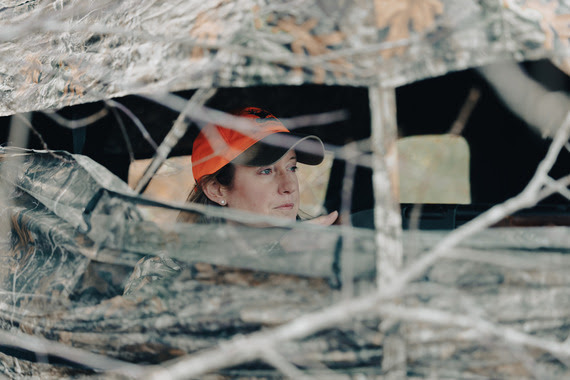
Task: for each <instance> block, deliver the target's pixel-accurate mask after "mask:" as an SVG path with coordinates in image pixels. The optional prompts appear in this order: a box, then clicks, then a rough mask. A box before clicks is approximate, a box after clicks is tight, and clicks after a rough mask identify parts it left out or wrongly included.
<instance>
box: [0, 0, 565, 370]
mask: <svg viewBox="0 0 570 380" xmlns="http://www.w3.org/2000/svg"><path fill="white" fill-rule="evenodd" d="M569 10H570V4H569V3H568V2H567V1H556V0H552V1H546V0H545V1H542V0H504V1H498V0H478V1H475V0H469V1H466V0H364V1H354V2H352V1H344V0H338V1H332V0H330V1H329V0H327V1H317V0H297V1H290V2H286V1H283V2H275V1H265V0H232V1H225V0H216V1H181V2H174V3H173V2H163V1H153V0H143V1H115V0H113V1H98V2H85V1H72V0H70V1H66V0H57V1H50V0H38V1H34V0H31V1H14V0H11V1H4V2H2V8H0V52H1V54H0V115H2V116H3V115H12V114H15V113H19V112H25V111H36V110H37V111H40V110H56V109H59V108H61V107H64V106H68V105H75V104H80V103H87V102H92V101H98V100H108V99H111V98H113V97H118V96H123V95H127V94H143V93H146V94H150V93H158V92H162V93H166V92H174V91H178V90H187V89H196V88H205V89H207V88H215V87H224V86H226V87H240V86H253V85H271V84H281V85H299V84H309V83H312V84H326V85H349V86H376V85H380V86H381V87H393V86H400V85H403V84H407V83H412V82H414V81H418V80H421V79H424V78H428V77H432V76H437V75H443V74H445V73H448V72H451V71H455V70H462V69H465V68H471V67H476V66H478V65H485V64H490V63H494V62H498V61H501V60H514V61H523V60H533V59H543V58H548V59H551V60H552V61H553V62H555V63H557V64H558V65H559V67H560V68H562V69H566V72H568V71H569V70H567V68H568V65H569V63H568V57H569V55H568V42H569V41H568V37H569V30H570V29H569V25H568V18H569ZM384 111H386V109H383V110H382V112H384ZM7 157H10V160H7V159H6V158H7ZM0 168H1V169H0V173H1V177H0V196H1V197H2V198H1V199H0V200H1V202H2V203H1V205H2V207H1V209H0V224H1V225H0V234H1V235H0V250H1V252H2V255H1V256H0V284H1V285H0V328H1V329H0V337H2V338H5V337H7V336H8V335H3V333H5V332H9V333H10V334H12V335H11V336H13V337H16V338H15V339H19V340H20V341H21V343H22V345H23V343H24V342H26V338H29V337H33V336H35V337H40V338H43V339H47V341H48V342H50V343H51V342H53V344H54V345H55V344H57V343H60V344H61V346H57V347H58V349H57V350H55V349H54V350H51V351H50V352H49V354H50V355H48V356H49V357H48V356H42V355H41V353H37V352H36V353H32V354H29V352H28V353H27V352H25V350H23V349H22V348H21V346H19V345H17V344H15V343H13V342H12V343H11V341H7V340H6V341H5V340H0V348H1V349H0V373H2V374H6V375H8V376H10V377H15V378H18V377H22V376H38V375H41V376H44V377H50V376H51V377H55V378H57V377H61V376H64V375H65V376H75V375H93V370H91V369H89V368H88V369H85V368H78V367H77V366H69V362H65V359H66V358H67V359H68V360H69V357H70V355H65V353H67V351H65V350H64V349H63V347H67V348H69V347H74V348H78V349H82V350H84V351H82V352H88V353H97V354H102V355H104V356H105V357H107V358H114V359H117V360H121V361H123V363H125V362H127V363H134V364H135V365H136V367H137V368H139V365H140V366H141V367H142V370H141V368H139V372H136V373H138V374H139V375H140V374H142V373H144V372H141V371H146V370H147V367H143V365H146V364H149V363H150V364H153V363H162V362H164V361H166V360H168V359H171V358H174V357H178V356H181V355H184V354H186V353H194V352H201V351H202V350H204V349H207V348H212V347H217V346H218V345H220V343H222V342H227V341H230V340H231V339H238V338H239V337H240V336H242V335H243V334H247V333H251V332H256V331H265V330H266V329H267V328H269V327H275V326H282V324H284V323H286V322H287V321H290V320H292V319H293V318H295V317H297V316H299V315H303V314H305V313H307V312H311V311H314V310H318V309H320V308H322V307H326V306H327V305H331V304H332V303H333V302H336V301H338V300H340V299H343V298H344V297H346V294H343V293H342V289H345V290H346V289H347V288H349V286H347V285H349V284H350V283H354V284H353V285H354V292H355V293H356V294H361V293H366V292H367V291H368V290H370V289H371V288H372V287H373V286H374V281H375V275H376V273H375V268H376V259H375V255H376V249H375V244H376V243H377V242H378V239H377V237H376V236H375V235H374V231H372V230H363V229H357V228H341V227H330V228H326V229H325V228H318V227H310V226H307V225H304V224H301V225H299V224H296V225H287V226H280V227H275V228H270V229H267V228H264V229H256V228H247V227H236V226H229V225H223V226H212V225H200V226H199V225H184V224H172V225H157V224H155V223H153V222H152V221H149V220H144V218H143V216H142V214H141V213H140V212H139V207H138V206H140V205H145V206H152V207H165V208H170V209H172V208H176V207H178V206H174V205H159V204H156V203H154V202H151V201H148V200H144V199H142V198H139V197H137V196H136V195H135V194H134V193H133V192H132V191H131V190H130V189H129V188H128V187H127V185H126V184H124V183H123V182H122V181H120V180H119V179H117V178H116V177H114V176H113V175H111V174H110V173H109V172H108V171H107V170H105V169H104V168H102V167H101V166H99V165H97V164H95V163H94V162H93V161H91V160H90V159H88V158H86V157H84V156H79V155H70V154H68V153H65V152H29V151H19V152H18V151H16V152H14V151H8V150H5V149H3V150H2V152H1V156H0ZM198 211H204V210H201V209H199V210H198ZM222 216H223V215H222ZM235 217H236V218H239V217H242V216H237V215H236V216H235ZM288 236H294V237H295V238H294V239H289V241H291V240H293V241H299V242H300V243H301V244H300V245H301V246H302V247H304V248H305V249H298V247H287V246H283V244H280V243H281V242H283V241H287V239H284V237H288ZM442 237H443V233H442V232H421V231H415V232H410V233H405V234H404V235H403V242H404V260H405V262H406V263H407V264H409V263H414V262H415V261H416V260H420V259H419V255H420V254H421V253H423V252H425V250H426V249H427V248H428V247H431V246H433V245H435V244H436V242H438V241H440V239H442ZM295 248H296V249H295ZM568 253H570V230H569V229H568V228H567V227H552V228H527V229H524V230H521V229H516V228H513V229H502V230H498V229H494V230H485V231H482V232H480V233H479V234H478V235H476V236H473V237H471V238H469V239H465V240H464V241H462V242H461V243H460V244H459V246H458V247H457V248H455V250H454V254H455V255H456V258H455V259H453V260H452V259H445V258H444V259H440V260H438V261H437V263H436V264H435V265H433V266H430V267H429V268H427V270H426V271H425V273H423V274H422V275H421V276H419V279H418V280H416V281H415V282H412V283H411V284H410V285H409V286H407V287H406V289H405V292H403V293H402V294H399V295H396V296H395V297H396V298H395V299H392V298H390V299H385V300H382V302H381V303H378V305H377V306H378V308H379V311H378V312H376V313H372V312H371V311H370V310H368V311H369V312H368V313H360V314H358V316H357V318H352V319H349V321H348V322H346V323H344V324H337V325H334V326H332V327H331V326H328V327H327V328H325V329H322V330H321V331H320V332H318V333H316V334H313V335H312V336H310V337H308V338H306V339H303V340H302V341H301V342H288V341H287V342H278V347H277V348H278V350H279V353H280V354H281V355H282V356H283V357H284V358H286V359H287V360H288V361H289V362H291V363H294V364H296V365H297V366H298V368H302V369H306V368H309V369H311V371H313V372H312V373H314V374H320V375H322V376H328V375H330V373H329V372H327V371H328V369H329V368H332V369H334V370H335V371H337V372H338V373H344V374H351V375H354V376H357V375H358V374H364V375H371V376H377V375H384V374H387V373H389V372H392V370H393V369H394V368H392V367H390V363H389V361H388V360H385V359H386V358H387V357H399V358H400V362H399V364H398V365H401V366H402V367H403V368H404V370H405V373H404V374H402V373H400V375H406V374H407V375H408V376H412V377H413V376H418V377H430V376H431V377H439V378H441V377H443V378H446V377H447V378H487V377H491V378H508V377H513V378H552V377H568V376H570V370H569V366H568V363H569V362H568V360H569V358H568V349H567V348H565V347H566V346H564V345H563V344H562V342H564V341H565V340H566V339H568V335H569V331H568V327H569V326H570V301H569V300H570V286H569V285H570V284H569V282H570V277H569V276H568V275H567V273H568V270H569V269H570V268H569V267H570V260H569V257H570V256H568ZM530 257H532V260H529V258H530ZM529 262H531V264H529ZM343 268H344V269H345V271H344V272H343V270H342V269H343ZM347 268H350V269H349V270H348V269H347ZM347 272H349V273H347ZM347 280H348V281H349V283H347ZM342 285H344V286H342ZM349 296H350V294H349ZM438 313H439V314H438ZM446 313H447V314H446ZM378 315H381V316H382V319H380V318H379V317H378ZM452 316H455V317H454V318H452ZM481 321H484V323H483V322H481ZM519 333H520V334H523V335H524V336H521V335H519ZM394 335H396V339H395V340H394ZM402 337H404V340H405V350H404V352H395V353H394V352H391V350H393V349H394V347H396V348H397V347H398V344H399V343H398V342H397V341H398V339H400V342H401V341H402V340H401V338H402ZM389 341H390V342H394V341H396V344H392V343H390V344H387V342H389ZM40 346H41V345H35V346H34V347H32V349H38V347H40ZM18 347H19V348H18ZM387 347H390V349H389V350H388V349H387ZM519 348H520V349H519ZM58 350H60V351H61V352H62V353H61V354H60V355H59V356H58V355H57V351H58ZM26 359H31V360H26ZM35 361H38V362H39V363H36V362H35ZM46 361H50V363H51V364H47V363H46ZM72 361H73V360H72ZM58 362H63V364H62V365H59V364H57V363H58ZM76 362H79V363H82V364H91V365H92V366H93V367H95V368H96V369H103V368H104V367H105V366H103V365H100V364H101V362H96V361H94V362H90V363H86V362H85V361H81V360H78V361H76ZM244 362H247V360H246V361H244ZM113 363H116V362H113ZM229 367H231V366H229ZM396 370H398V368H396ZM395 372H396V376H397V374H398V372H397V371H395ZM95 373H97V371H95ZM132 373H134V372H132ZM221 373H222V374H225V375H228V376H234V375H235V376H242V377H248V376H256V377H279V376H281V373H278V372H277V371H276V370H274V369H273V366H271V367H270V366H269V365H268V364H267V360H264V361H263V363H253V364H251V363H250V365H249V366H248V365H242V366H240V367H237V368H231V369H225V370H223V371H222V372H221Z"/></svg>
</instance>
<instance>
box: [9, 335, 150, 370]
mask: <svg viewBox="0 0 570 380" xmlns="http://www.w3.org/2000/svg"><path fill="white" fill-rule="evenodd" d="M0 342H2V344H3V345H6V346H11V347H17V348H20V349H24V350H28V351H31V352H34V353H36V355H39V356H40V357H46V356H47V355H54V356H57V357H60V358H65V359H67V360H69V361H71V362H74V363H77V364H81V365H84V366H86V367H87V368H93V369H95V370H97V371H104V372H109V373H117V374H121V375H125V376H129V377H134V378H139V377H141V376H143V375H144V373H145V368H144V367H143V366H139V365H136V364H131V363H127V362H123V361H120V360H117V359H112V358H109V357H107V356H103V355H98V354H94V353H91V352H88V351H84V350H81V349H78V348H74V347H69V346H68V345H65V344H61V343H58V342H54V341H52V340H47V339H42V338H38V337H34V336H31V335H28V334H21V333H14V332H6V331H3V330H0Z"/></svg>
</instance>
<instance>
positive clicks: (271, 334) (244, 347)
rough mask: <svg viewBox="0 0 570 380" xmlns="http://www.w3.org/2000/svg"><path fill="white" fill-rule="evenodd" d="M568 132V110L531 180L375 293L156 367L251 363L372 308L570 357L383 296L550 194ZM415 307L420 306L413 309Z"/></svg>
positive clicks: (563, 348)
mask: <svg viewBox="0 0 570 380" xmlns="http://www.w3.org/2000/svg"><path fill="white" fill-rule="evenodd" d="M569 134H570V113H569V114H568V115H567V117H566V120H565V122H564V124H563V125H562V126H561V127H560V128H559V130H558V132H557V133H556V135H555V137H554V140H553V142H552V144H551V146H550V148H549V151H548V153H547V155H546V157H545V158H544V160H543V161H542V162H541V163H540V165H539V167H538V169H537V172H536V173H535V175H534V177H533V179H532V180H531V181H530V183H529V185H528V186H527V188H526V189H525V190H524V191H523V192H522V193H521V194H519V195H518V196H516V197H514V198H511V199H510V200H508V201H506V202H505V203H503V204H500V205H497V206H495V207H493V208H491V209H490V210H489V211H487V212H485V213H484V214H482V215H481V216H479V217H477V218H476V219H473V220H472V221H470V222H468V223H466V224H464V225H463V226H461V227H460V228H458V229H457V230H455V231H454V232H452V233H450V234H449V235H448V236H447V237H446V238H444V239H443V240H442V241H441V242H440V243H439V244H437V245H436V246H435V247H434V248H433V249H432V250H430V251H429V252H428V253H427V254H426V255H425V256H424V257H422V258H420V259H418V260H417V261H416V262H415V263H413V264H411V265H410V266H408V267H406V268H404V269H403V270H401V271H400V272H399V273H397V274H396V275H395V276H394V277H393V278H392V279H391V281H390V282H387V283H385V284H383V286H382V287H381V288H380V289H379V290H378V291H377V292H374V293H371V294H367V295H365V296H361V297H357V298H354V299H351V300H344V301H341V302H338V303H336V304H334V305H332V306H329V307H327V308H324V309H322V310H319V311H317V312H313V313H309V314H305V315H303V316H301V317H299V318H297V319H295V320H293V321H291V322H288V323H285V324H283V325H281V326H279V327H277V328H274V329H271V330H266V331H262V332H258V333H254V334H250V335H248V336H245V337H240V338H237V339H234V340H232V341H230V342H227V343H223V344H221V345H220V346H219V347H218V348H216V349H211V350H208V351H205V352H203V353H198V354H196V355H192V356H189V357H183V358H180V359H177V360H174V361H171V362H170V363H165V365H164V366H162V367H161V371H168V373H169V375H170V376H172V378H173V379H181V378H191V377H194V376H199V375H202V374H204V373H208V372H211V371H215V370H218V369H221V368H225V367H228V366H233V365H238V364H241V363H244V362H248V361H252V360H255V359H257V358H258V357H259V351H260V350H261V351H262V350H263V349H264V348H265V347H273V346H274V345H276V344H279V343H280V342H284V341H290V340H295V339H301V338H304V337H307V336H309V335H311V334H314V333H316V332H318V331H320V330H323V329H326V328H328V327H333V326H336V325H338V324H340V323H342V322H344V321H346V320H348V319H350V318H351V317H354V316H356V315H361V314H364V313H369V312H370V311H376V312H378V313H381V314H383V315H385V316H390V317H398V318H402V319H414V318H420V316H421V318H422V321H433V322H434V323H440V322H441V321H442V320H446V321H447V322H448V323H451V324H454V325H458V326H465V327H472V326H473V323H474V322H475V323H476V326H477V327H478V328H480V329H481V331H484V332H486V333H488V334H493V335H496V336H498V337H500V338H502V339H504V340H505V341H507V342H510V343H513V344H524V345H528V346H530V347H536V348H540V349H543V350H546V351H547V352H550V353H552V354H554V355H557V356H564V357H568V356H570V345H566V344H561V343H558V342H555V341H551V340H547V339H542V338H537V337H533V336H529V335H527V334H524V333H521V332H518V331H517V330H514V329H511V328H505V327H504V326H500V327H497V326H494V325H493V324H491V323H490V322H487V321H485V320H483V319H477V318H473V317H467V316H463V315H459V316H457V315H452V314H450V313H446V312H442V311H437V310H431V309H429V310H428V309H421V311H425V312H422V313H421V315H420V316H416V313H413V312H412V313H409V312H404V310H410V309H409V308H401V307H395V306H391V305H388V301H389V300H391V299H393V298H394V297H398V296H399V295H401V294H402V292H403V291H404V290H405V288H406V285H408V284H409V283H411V282H412V281H414V280H415V279H416V278H417V277H418V276H420V275H421V274H422V273H424V272H425V270H426V269H428V268H429V267H430V266H431V265H433V264H434V263H435V261H436V260H438V259H439V258H441V257H443V256H446V257H453V253H452V252H451V251H450V249H451V248H452V247H454V246H456V245H457V244H458V243H459V242H460V241H462V240H463V239H465V238H466V237H468V236H470V235H472V234H474V233H476V232H478V231H481V230H482V229H484V228H485V227H489V226H491V225H493V224H494V223H496V222H497V221H498V220H500V219H502V218H504V217H505V216H506V215H509V214H511V213H513V212H514V211H517V210H519V209H521V208H525V207H528V206H529V205H531V204H534V203H536V202H538V201H539V200H540V199H541V197H544V196H548V195H550V194H551V193H552V192H553V191H554V190H551V191H542V192H539V191H538V190H539V188H540V186H541V185H543V184H544V179H545V177H546V176H547V173H548V171H549V170H550V168H551V167H552V165H553V163H554V161H555V160H556V157H557V155H558V152H559V151H560V149H562V147H563V146H564V144H565V142H566V141H567V140H568V136H569ZM418 311H420V309H418ZM156 376H158V373H157V372H156V373H155V372H149V373H148V377H147V378H149V379H152V378H157V377H156Z"/></svg>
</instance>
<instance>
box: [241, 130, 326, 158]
mask: <svg viewBox="0 0 570 380" xmlns="http://www.w3.org/2000/svg"><path fill="white" fill-rule="evenodd" d="M291 149H294V150H295V153H296V154H297V162H300V163H302V164H306V165H318V164H320V163H321V162H323V159H324V156H325V147H324V145H323V142H322V141H321V139H320V138H318V137H317V136H312V135H311V136H299V135H294V134H292V133H274V134H271V135H269V136H267V137H265V138H264V139H262V140H260V141H258V142H257V143H255V144H254V145H252V146H251V147H250V148H248V149H247V150H246V151H245V152H243V153H241V154H240V155H239V156H237V157H236V158H234V159H233V160H232V162H234V163H236V164H240V165H246V166H265V165H271V164H273V163H275V162H277V161H279V160H280V159H281V158H282V157H283V156H284V155H285V154H286V153H287V152H288V151H290V150H291Z"/></svg>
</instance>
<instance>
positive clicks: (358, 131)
mask: <svg viewBox="0 0 570 380" xmlns="http://www.w3.org/2000/svg"><path fill="white" fill-rule="evenodd" d="M521 66H522V67H523V69H524V70H526V72H527V73H528V74H529V75H530V76H531V77H533V78H535V79H536V80H538V81H539V82H540V83H542V84H543V85H544V86H546V87H547V88H549V89H551V90H556V91H566V92H567V93H568V92H569V91H570V78H569V77H568V76H567V75H565V74H564V73H562V72H561V71H559V70H558V69H557V68H556V67H555V66H553V65H552V64H550V63H549V62H548V61H545V60H543V61H535V62H525V63H524V64H521ZM474 87H475V88H477V89H479V90H480V93H481V97H480V99H479V101H478V103H477V105H476V107H475V108H474V110H473V112H472V113H471V115H470V117H469V119H468V122H467V124H466V126H465V129H464V130H463V132H462V135H463V136H464V137H465V139H466V140H467V142H468V144H469V149H470V155H471V164H470V165H471V166H470V181H471V199H472V203H473V206H472V207H470V208H469V209H470V210H483V209H485V208H486V207H487V205H492V204H496V203H499V202H502V201H504V200H506V199H508V198H510V197H512V196H514V195H516V194H517V193H519V192H520V191H522V190H523V188H524V186H525V185H526V184H527V183H528V181H529V179H530V178H531V176H532V175H533V173H534V171H535V169H536V167H537V165H538V164H539V162H540V160H541V159H542V158H543V157H544V155H545V153H546V150H547V149H548V145H549V142H550V141H549V140H548V139H543V138H542V137H541V136H539V135H538V134H537V133H536V132H534V131H533V130H532V128H530V127H529V126H528V125H527V124H526V123H525V122H524V121H522V120H521V119H520V118H518V117H517V116H516V115H514V114H513V113H512V112H511V111H510V110H509V109H508V108H507V107H506V106H505V105H504V104H503V103H502V102H501V100H499V98H498V97H497V95H496V94H495V92H494V91H493V90H492V89H491V88H490V87H489V85H488V84H487V83H486V82H485V80H484V79H483V78H482V77H481V76H480V75H479V74H478V73H477V71H475V70H466V71H461V72H455V73H449V74H447V75H445V76H442V77H437V78H432V79H426V80H423V81H420V82H416V83H413V84H410V85H406V86H402V87H399V88H397V90H396V102H397V112H398V126H399V131H398V133H399V135H400V136H411V135H421V134H441V133H446V132H447V131H449V129H450V127H451V125H452V124H453V122H454V121H455V119H456V117H457V115H458V112H459V109H460V108H461V106H462V105H463V103H464V102H465V99H466V97H467V95H468V93H469V91H470V89H472V88H474ZM178 94H179V95H181V96H184V97H186V98H189V97H190V96H191V95H192V94H193V91H185V92H180V93H178ZM115 100H116V101H117V102H120V103H121V104H123V105H124V106H125V107H127V108H128V109H130V110H131V111H132V112H133V113H134V114H135V115H136V116H137V117H138V118H139V119H140V121H141V122H142V124H143V125H144V126H145V127H146V128H147V129H148V132H149V133H150V135H151V136H152V138H153V139H154V141H155V142H156V143H158V144H160V142H161V141H162V140H163V138H164V137H165V136H166V134H167V133H168V130H169V129H170V127H171V126H172V124H173V121H174V120H175V119H176V117H177V113H175V112H173V111H171V110H169V109H166V108H165V107H163V106H161V105H158V104H156V103H153V102H152V101H150V100H147V99H144V98H141V97H139V96H134V95H133V96H126V97H123V98H118V99H115ZM207 105H208V106H210V107H213V108H216V109H220V110H225V111H230V110H232V109H235V108H237V107H240V106H245V105H257V106H260V107H264V108H266V109H268V110H270V111H271V112H273V113H274V114H275V115H276V116H278V117H293V116H297V115H304V114H313V113H321V112H327V111H336V110H345V111H347V113H348V116H349V118H348V119H346V120H343V121H340V122H336V123H334V124H329V125H322V126H315V127H310V128H304V129H302V130H301V132H303V133H313V134H317V135H319V136H320V137H321V138H322V139H323V140H324V141H325V142H326V143H329V144H334V145H343V144H345V143H347V142H349V141H353V140H359V139H363V138H366V137H369V136H370V114H369V103H368V93H367V89H366V88H356V87H341V86H317V85H306V86H260V87H249V88H231V89H219V90H218V92H217V94H216V95H215V97H214V98H213V99H211V101H210V102H209V103H208V104H207ZM103 107H105V103H104V102H96V103H90V104H83V105H78V106H72V107H67V108H64V109H62V110H60V111H58V113H59V114H60V115H62V116H64V117H66V118H68V119H81V118H83V117H85V116H88V115H91V114H93V113H94V112H95V111H98V110H100V109H102V108H103ZM119 118H120V122H119ZM9 122H10V118H9V117H5V118H0V142H1V143H5V142H6V140H7V138H8V130H9ZM32 124H33V125H34V128H35V131H34V133H32V134H30V141H29V143H28V147H29V148H35V149H43V148H44V147H45V146H47V147H49V148H50V149H55V150H60V149H61V150H67V151H70V152H73V153H81V154H84V155H87V156H90V157H91V158H93V159H94V160H96V161H98V162H99V163H101V164H102V165H104V166H105V167H107V168H108V169H109V170H110V171H112V172H113V173H115V174H116V175H118V176H119V177H120V178H122V179H124V180H125V181H126V180H127V175H128V167H129V162H130V158H131V155H132V157H133V158H135V159H141V158H150V157H152V155H153V148H152V147H151V145H150V144H149V143H148V142H147V141H146V140H145V139H144V138H143V136H142V134H141V133H140V131H139V130H138V129H137V127H136V125H135V123H134V122H132V121H131V119H130V118H129V117H127V116H126V115H125V114H124V113H122V112H121V111H118V110H117V111H116V112H115V111H113V112H109V113H108V115H107V116H105V117H104V118H102V119H100V120H98V121H97V122H96V123H94V124H92V125H89V126H88V127H84V128H76V129H73V130H71V129H68V128H65V127H62V126H60V125H58V124H57V123H56V122H54V121H53V120H52V119H51V118H49V117H47V116H46V115H45V114H43V113H41V112H34V113H33V116H32ZM121 125H123V126H124V127H121ZM196 132H197V128H196V126H192V127H191V128H190V130H189V132H188V133H187V134H186V136H185V137H184V138H183V139H182V140H181V141H180V142H179V143H178V145H177V146H176V147H175V149H174V150H173V151H172V153H171V155H186V154H190V153H191V146H192V140H193V138H194V136H195V134H196ZM38 136H41V139H40V138H39V137H38ZM127 138H128V141H129V144H130V147H129V144H127V143H126V141H127ZM129 150H132V151H131V152H129ZM569 167H570V152H568V150H564V151H563V152H562V154H561V155H560V157H559V158H558V161H557V163H556V165H555V166H554V168H553V170H552V172H551V175H552V176H553V177H554V178H557V177H560V176H562V175H564V174H568V168H569ZM343 171H344V165H343V162H341V161H336V162H334V164H333V170H332V173H331V180H330V184H329V188H328V191H327V198H326V199H327V200H326V205H325V206H326V207H327V208H328V209H329V210H333V209H338V208H339V205H340V188H341V186H342V178H343ZM355 188H356V191H354V192H353V200H352V211H353V212H359V211H362V210H367V209H370V208H372V206H373V198H372V182H371V171H370V170H369V169H365V168H362V167H359V168H358V169H357V176H356V182H355ZM541 205H542V206H543V207H547V208H548V207H551V206H555V207H554V208H551V209H552V210H554V211H553V212H554V213H556V212H559V211H557V210H562V211H563V212H568V211H569V210H568V208H567V207H565V206H564V205H566V206H567V205H568V201H567V200H566V199H565V198H563V197H562V196H560V195H556V196H551V197H550V198H548V199H546V200H544V201H543V202H541ZM561 206H563V207H562V208H560V207H561ZM432 207H433V206H432ZM403 209H404V210H405V209H406V208H405V207H403ZM447 210H449V207H448V208H447ZM549 210H550V209H549ZM426 211H427V209H426ZM444 214H445V213H444ZM404 215H405V213H404Z"/></svg>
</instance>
